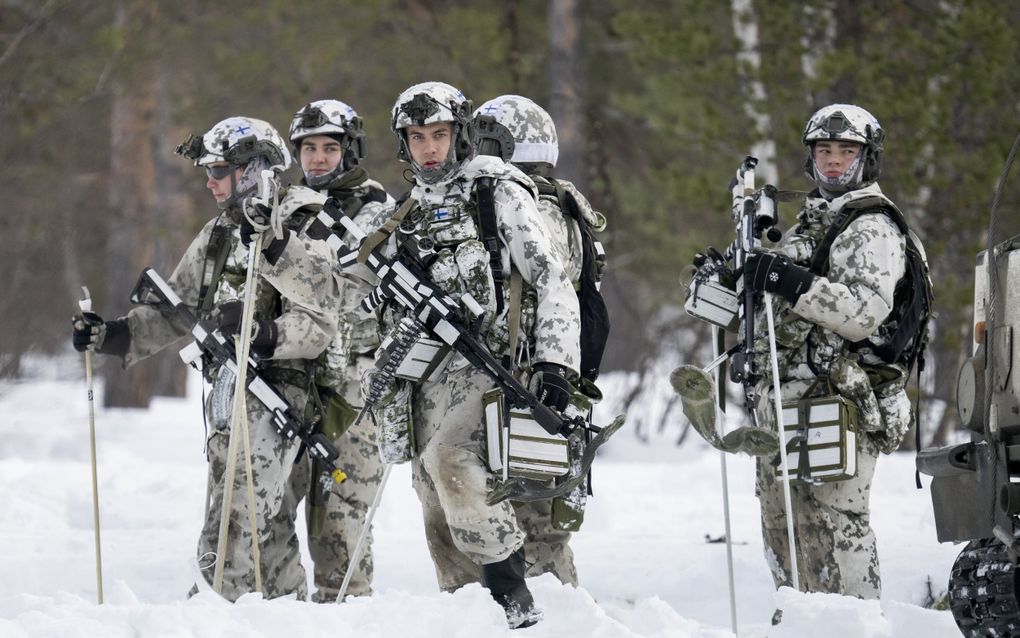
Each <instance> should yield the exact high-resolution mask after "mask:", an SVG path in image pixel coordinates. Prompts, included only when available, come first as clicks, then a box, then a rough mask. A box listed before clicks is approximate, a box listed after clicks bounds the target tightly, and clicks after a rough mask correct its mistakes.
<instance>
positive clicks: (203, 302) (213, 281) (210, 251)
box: [197, 218, 230, 317]
mask: <svg viewBox="0 0 1020 638" xmlns="http://www.w3.org/2000/svg"><path fill="white" fill-rule="evenodd" d="M221 219H222V218H221ZM229 253H230V229H229V228H227V227H226V226H224V225H223V224H221V223H220V222H219V221H217V222H216V225H215V226H213V229H212V231H211V232H210V233H209V243H208V244H207V245H206V251H205V263H204V265H203V268H202V285H201V286H200V287H199V290H198V304H197V309H198V315H199V316H200V317H201V316H205V315H207V314H208V313H209V312H210V311H212V307H213V297H215V295H213V294H210V290H214V289H215V288H216V286H217V285H219V281H220V277H221V276H222V275H223V266H224V264H226V263H227V255H228V254H229Z"/></svg>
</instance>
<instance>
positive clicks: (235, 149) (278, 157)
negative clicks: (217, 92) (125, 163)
mask: <svg viewBox="0 0 1020 638" xmlns="http://www.w3.org/2000/svg"><path fill="white" fill-rule="evenodd" d="M174 152H175V153H177V154H178V155H183V156H184V157H186V158H188V159H190V160H191V161H192V162H193V163H194V164H195V166H209V165H210V164H217V163H220V162H225V163H226V164H228V165H230V166H231V167H233V168H243V169H244V172H243V173H242V174H241V178H240V179H238V180H237V182H236V183H234V184H233V194H232V195H231V196H230V197H229V198H227V199H226V200H224V201H222V202H220V203H219V205H220V208H224V209H225V208H229V207H231V206H234V205H237V204H239V203H240V202H241V201H242V200H243V199H244V198H245V197H247V196H248V195H251V194H252V193H254V192H255V189H256V188H257V185H258V178H259V176H260V175H261V174H262V171H263V170H265V169H267V168H273V169H274V170H277V171H281V172H282V171H285V170H287V168H288V167H290V163H291V156H290V151H288V150H287V144H286V142H284V141H283V138H282V137H281V136H280V134H279V133H278V132H277V131H276V129H275V128H273V126H272V125H271V124H270V123H269V122H266V121H264V120H258V119H255V118H253V117H240V116H235V117H228V118H227V119H225V120H222V121H220V122H217V123H216V124H215V125H214V126H213V127H212V128H211V129H209V131H208V132H207V133H205V135H202V136H201V137H199V136H197V135H191V136H189V137H188V139H187V140H185V142H184V143H183V144H180V145H178V146H177V148H176V149H175V151H174ZM230 175H231V180H233V179H234V178H233V172H231V173H230Z"/></svg>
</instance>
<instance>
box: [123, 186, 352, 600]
mask: <svg viewBox="0 0 1020 638" xmlns="http://www.w3.org/2000/svg"><path fill="white" fill-rule="evenodd" d="M299 196H300V194H299V193H295V194H291V193H290V192H288V193H287V194H286V195H285V196H284V199H283V203H282V204H281V205H284V206H286V207H287V208H288V210H293V209H294V208H295V206H294V199H293V198H294V197H299ZM238 219H239V217H238V212H237V211H236V210H234V209H231V210H228V211H225V212H224V214H223V218H221V219H220V221H219V223H221V224H223V225H225V226H226V227H227V228H229V229H230V230H231V234H230V242H231V248H230V253H229V255H228V258H227V262H226V264H225V266H224V274H223V277H222V279H221V281H220V285H219V287H218V288H216V289H215V291H214V292H213V293H212V294H214V307H215V306H219V305H220V304H222V303H224V302H226V301H230V300H234V299H239V298H241V297H242V296H243V293H244V291H243V290H242V289H243V283H244V276H243V274H244V271H245V266H246V261H247V252H248V251H247V249H246V248H245V247H244V246H243V245H241V243H240V235H239V232H238V226H237V224H238ZM216 223H217V221H216V220H212V221H210V222H209V223H207V224H206V225H205V227H204V228H203V229H202V230H201V231H200V232H199V234H198V236H197V237H196V238H195V240H194V241H193V242H192V243H191V245H190V246H189V247H188V249H187V251H186V252H185V254H184V256H183V258H182V259H181V261H180V263H179V264H178V265H177V268H176V269H175V270H174V272H173V274H171V276H170V277H169V278H168V280H167V281H168V283H169V285H170V286H171V288H173V289H174V291H175V292H176V293H177V294H178V295H179V296H180V298H181V299H182V300H183V301H184V303H185V304H187V305H189V306H191V307H192V309H194V308H195V306H196V304H197V302H198V294H199V287H200V283H201V280H202V274H203V270H204V266H205V257H206V247H207V245H208V243H209V236H210V233H211V231H212V229H213V227H214V226H215V225H216ZM334 262H335V259H334V258H333V256H332V255H331V253H330V252H329V251H328V249H327V248H326V247H325V245H324V244H323V243H322V242H316V241H312V240H309V239H308V238H306V237H305V236H304V235H302V234H299V233H292V234H291V236H290V239H289V240H288V243H287V245H286V246H285V248H284V251H283V253H282V254H281V256H280V258H279V260H278V261H277V262H276V264H275V265H269V264H268V263H266V262H265V260H262V262H261V264H260V273H261V277H260V279H259V280H258V286H259V288H258V291H257V292H256V306H255V307H256V317H258V318H262V319H272V320H273V321H274V322H275V324H276V327H277V330H278V342H277V346H276V350H275V352H274V355H273V358H272V359H271V360H270V363H269V365H272V366H273V367H274V368H282V369H288V368H289V369H294V370H297V371H304V370H306V368H307V363H308V362H307V360H308V359H314V358H315V357H317V356H318V355H319V354H320V353H321V352H322V351H323V349H324V348H325V347H326V345H327V344H328V343H329V341H330V340H331V339H332V338H333V336H334V335H335V334H336V326H337V322H338V320H339V290H340V288H339V285H340V282H339V281H338V279H337V277H336V273H335V267H334ZM277 296H278V298H279V307H280V309H281V310H280V311H279V313H277V312H276V310H275V306H276V303H275V302H274V299H275V298H277ZM125 319H126V320H127V321H128V326H129V329H130V331H131V344H130V349H129V351H128V353H127V355H126V356H125V358H124V362H125V365H126V366H130V365H132V364H134V363H136V362H137V361H139V360H141V359H144V358H146V357H148V356H151V355H152V354H155V353H157V352H159V351H160V350H162V349H163V348H165V347H167V346H169V345H171V344H173V343H174V342H176V341H177V340H179V339H180V338H181V337H183V336H184V335H185V334H186V327H185V326H181V325H178V324H177V323H176V322H174V321H171V320H168V319H167V318H166V317H164V316H163V315H162V314H161V313H160V312H158V311H157V310H155V309H153V308H149V307H144V306H139V307H136V308H134V309H132V310H131V312H129V313H128V314H127V316H126V317H125ZM214 372H215V371H213V373H214ZM280 387H281V388H282V389H283V390H284V392H285V394H286V396H287V399H288V400H289V401H290V402H291V405H292V406H294V407H295V409H297V410H299V411H300V410H301V409H303V407H304V405H305V401H306V398H307V397H306V393H307V389H306V388H301V389H296V388H293V387H291V386H288V385H280ZM247 405H248V421H249V432H250V434H249V436H250V438H251V444H252V454H253V460H254V463H253V466H254V467H253V473H254V478H255V492H256V503H257V506H258V511H257V512H256V519H257V526H258V533H259V537H260V549H261V552H262V559H263V561H262V576H263V586H264V589H265V593H266V596H267V597H274V596H282V595H288V594H296V595H297V596H299V597H302V598H303V597H304V596H305V595H306V585H305V575H304V569H303V568H302V566H301V561H300V553H299V552H298V551H297V540H296V537H295V533H294V531H293V522H294V520H295V519H296V516H297V514H296V508H297V504H298V503H297V500H298V499H297V498H295V497H294V492H293V491H292V490H293V489H294V488H293V487H292V485H291V479H292V473H293V466H294V463H295V458H296V456H297V450H298V447H297V445H296V444H294V443H293V442H286V441H284V440H283V439H282V438H281V437H280V436H279V434H277V433H276V430H275V428H273V427H272V426H271V425H270V421H269V416H268V414H267V413H266V411H265V409H264V408H263V407H262V406H261V404H259V403H258V401H257V400H256V399H255V398H254V397H252V396H250V395H249V397H248V403H247ZM215 425H216V424H213V428H212V431H211V432H210V436H209V442H208V458H209V485H208V494H207V504H208V511H207V513H206V521H205V525H204V526H203V530H202V534H201V536H200V539H199V551H198V555H199V561H200V564H203V565H204V564H206V563H208V556H207V554H208V552H209V551H215V549H216V540H217V536H218V533H219V519H220V512H221V505H222V494H223V490H224V487H225V485H224V477H223V473H224V469H225V465H226V458H225V456H226V450H227V440H228V434H227V431H226V430H220V429H217V428H216V427H215ZM238 449H239V451H240V450H241V449H242V447H241V446H238ZM239 453H240V452H239ZM243 468H244V464H243V459H241V460H240V461H239V463H238V471H237V476H236V478H235V494H234V499H233V504H232V509H231V515H230V516H231V525H230V531H229V535H228V556H227V561H226V565H227V568H226V571H225V577H224V586H223V595H224V597H226V598H227V599H229V600H236V598H237V597H239V596H240V595H242V594H244V593H246V592H249V591H252V590H253V587H254V570H253V565H252V563H251V549H250V545H251V539H250V527H249V523H248V517H247V511H246V507H247V499H246V496H245V495H246V490H247V486H246V483H245V478H244V477H245V474H244V470H243ZM203 557H205V558H203ZM203 573H207V574H208V580H209V581H210V583H211V580H212V572H211V571H210V570H207V571H206V572H203Z"/></svg>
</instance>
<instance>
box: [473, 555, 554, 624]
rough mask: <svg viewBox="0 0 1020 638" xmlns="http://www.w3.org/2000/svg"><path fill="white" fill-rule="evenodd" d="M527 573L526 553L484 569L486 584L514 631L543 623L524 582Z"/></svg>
mask: <svg viewBox="0 0 1020 638" xmlns="http://www.w3.org/2000/svg"><path fill="white" fill-rule="evenodd" d="M525 569H526V568H525V565H524V549H519V550H517V551H516V552H514V553H513V554H510V556H508V557H507V558H506V559H504V560H501V561H499V562H498V563H492V564H490V565H482V584H483V585H485V586H486V587H487V588H488V589H489V592H490V593H491V594H492V597H493V599H494V600H495V601H496V602H497V603H499V605H500V606H501V607H502V608H503V611H504V612H505V613H506V621H507V624H509V625H510V629H519V628H521V627H530V626H532V625H534V624H535V623H537V622H538V621H539V620H541V619H542V612H541V611H539V610H538V609H535V599H534V598H532V596H531V592H530V591H528V586H527V584H525V582H524V571H525Z"/></svg>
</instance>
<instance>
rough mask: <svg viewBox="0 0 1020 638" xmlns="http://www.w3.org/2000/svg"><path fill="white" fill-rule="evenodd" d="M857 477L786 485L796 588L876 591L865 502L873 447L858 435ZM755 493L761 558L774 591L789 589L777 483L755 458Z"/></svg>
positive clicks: (873, 594)
mask: <svg viewBox="0 0 1020 638" xmlns="http://www.w3.org/2000/svg"><path fill="white" fill-rule="evenodd" d="M859 441H860V442H859V444H858V449H859V452H858V456H857V476H855V477H854V478H852V479H847V480H845V481H834V482H831V483H821V484H819V485H811V484H808V483H804V482H802V481H791V482H790V498H791V502H792V507H793V521H794V540H795V542H796V544H797V565H798V572H799V576H800V587H801V589H802V590H804V591H810V592H825V593H833V594H843V595H846V596H856V597H858V598H865V599H877V598H879V597H880V596H881V593H882V581H881V578H880V575H879V567H878V548H877V546H876V543H875V533H874V532H873V531H872V529H871V522H870V520H871V515H870V510H869V505H868V501H869V498H870V495H871V479H872V477H873V476H874V473H875V463H876V461H877V459H878V454H879V452H878V447H877V446H876V445H875V443H874V441H873V440H872V439H871V437H870V436H868V435H866V434H864V435H862V436H860V437H859ZM757 493H758V498H759V500H760V501H761V524H762V537H763V539H764V541H765V558H766V560H767V562H768V565H769V569H771V571H772V578H773V580H774V581H775V584H776V587H781V586H792V584H793V581H792V579H791V577H790V574H791V568H790V560H789V542H788V540H787V529H786V511H785V505H784V499H783V482H782V480H781V478H780V477H779V472H778V469H777V468H776V467H774V466H773V465H772V463H771V462H770V459H768V458H762V457H759V458H758V478H757Z"/></svg>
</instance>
